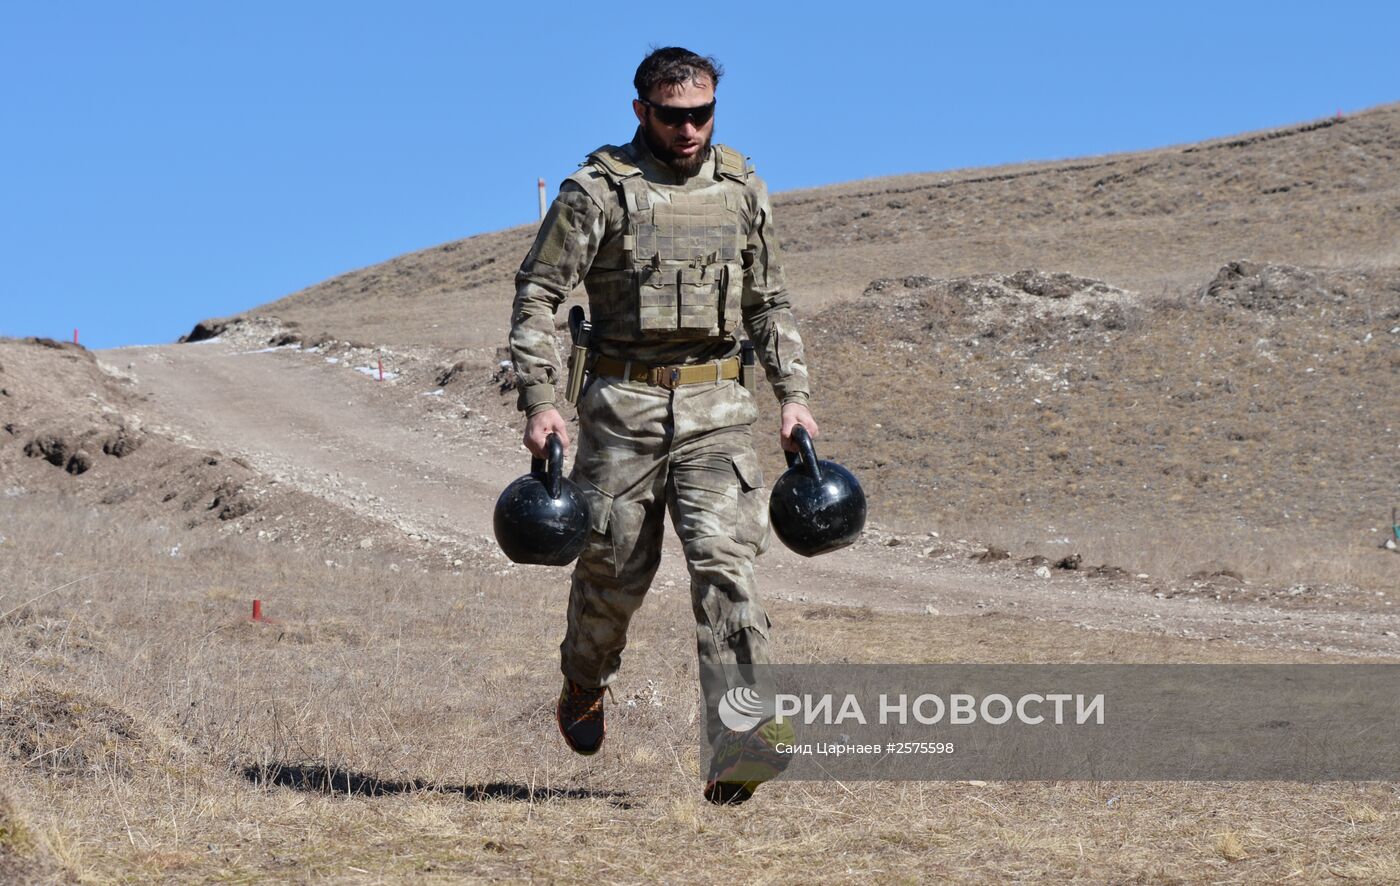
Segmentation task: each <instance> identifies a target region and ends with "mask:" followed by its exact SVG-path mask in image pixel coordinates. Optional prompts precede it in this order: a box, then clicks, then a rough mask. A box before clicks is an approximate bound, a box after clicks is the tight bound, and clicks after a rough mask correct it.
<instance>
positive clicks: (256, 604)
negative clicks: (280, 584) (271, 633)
mask: <svg viewBox="0 0 1400 886" xmlns="http://www.w3.org/2000/svg"><path fill="white" fill-rule="evenodd" d="M262 620H263V617H262V601H261V600H254V601H253V621H262Z"/></svg>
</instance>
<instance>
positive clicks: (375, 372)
mask: <svg viewBox="0 0 1400 886" xmlns="http://www.w3.org/2000/svg"><path fill="white" fill-rule="evenodd" d="M355 371H356V372H362V373H364V374H365V375H368V376H369V377H370V378H379V369H378V368H377V367H374V366H356V367H355ZM398 377H399V374H398V373H397V372H390V371H389V370H387V369H386V370H384V380H385V381H393V380H394V379H396V378H398Z"/></svg>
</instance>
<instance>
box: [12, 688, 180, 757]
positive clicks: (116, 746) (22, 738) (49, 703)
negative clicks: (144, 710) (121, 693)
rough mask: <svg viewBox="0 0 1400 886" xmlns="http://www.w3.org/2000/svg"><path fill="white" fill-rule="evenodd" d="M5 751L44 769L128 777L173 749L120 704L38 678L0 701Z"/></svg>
mask: <svg viewBox="0 0 1400 886" xmlns="http://www.w3.org/2000/svg"><path fill="white" fill-rule="evenodd" d="M0 754H3V755H4V757H5V758H7V759H9V760H10V761H12V762H14V763H16V764H18V765H20V766H22V767H24V768H26V769H30V770H33V771H36V772H39V773H42V774H44V775H56V776H69V777H100V776H105V775H106V774H107V773H108V772H112V773H114V774H116V775H118V776H121V777H126V776H129V775H130V774H131V771H132V767H133V766H138V765H141V764H144V763H149V762H153V761H155V760H157V759H161V758H165V757H168V756H169V755H170V750H169V749H168V748H167V747H165V746H164V742H162V741H161V740H160V739H159V738H158V737H156V736H155V735H153V734H152V733H151V731H150V730H148V729H145V728H143V727H142V726H141V725H140V724H138V723H137V721H136V719H135V718H134V717H132V716H131V715H130V714H128V713H126V712H125V711H123V710H121V709H120V708H117V707H115V706H113V705H111V704H108V703H107V702H105V701H102V700H101V699H98V698H95V697H93V696H90V695H86V694H84V693H81V692H68V691H64V690H60V689H56V688H53V687H51V686H47V685H45V684H42V683H38V684H32V685H29V686H25V687H23V688H21V689H18V690H16V691H13V692H11V693H10V694H8V695H7V696H5V697H4V699H3V702H0Z"/></svg>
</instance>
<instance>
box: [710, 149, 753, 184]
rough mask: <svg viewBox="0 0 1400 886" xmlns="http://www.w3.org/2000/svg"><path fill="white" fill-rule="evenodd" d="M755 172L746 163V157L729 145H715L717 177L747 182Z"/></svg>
mask: <svg viewBox="0 0 1400 886" xmlns="http://www.w3.org/2000/svg"><path fill="white" fill-rule="evenodd" d="M752 171H753V170H752V169H750V168H749V165H748V164H747V163H745V162H744V155H743V154H740V153H739V152H738V151H736V150H734V149H733V148H731V147H729V146H728V145H715V176H716V177H719V176H723V177H725V178H732V179H734V180H735V181H738V182H742V181H747V180H748V177H749V173H750V172H752Z"/></svg>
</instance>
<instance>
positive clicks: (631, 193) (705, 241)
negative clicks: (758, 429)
mask: <svg viewBox="0 0 1400 886" xmlns="http://www.w3.org/2000/svg"><path fill="white" fill-rule="evenodd" d="M713 150H714V152H715V181H714V182H713V183H712V184H709V185H706V186H704V187H701V188H694V189H689V190H687V189H685V188H683V187H681V186H676V185H664V184H659V183H657V182H649V181H647V180H646V178H645V177H644V176H643V175H642V170H641V169H640V168H638V166H637V164H636V162H635V161H634V160H633V158H632V155H631V152H630V150H629V149H628V148H626V147H617V146H615V145H604V146H603V147H601V148H599V149H598V150H596V151H594V152H593V153H591V154H589V155H588V159H587V160H586V161H585V165H589V164H591V165H592V166H593V167H595V168H596V169H597V170H598V171H599V172H601V173H602V174H603V176H604V177H605V178H606V179H607V180H608V183H609V184H610V185H611V186H612V187H613V188H614V190H615V191H616V192H617V194H618V197H619V199H620V201H621V204H622V207H623V214H624V219H625V220H624V222H623V234H622V250H623V261H624V262H625V263H626V265H627V267H624V268H622V269H617V270H599V271H597V272H593V271H590V272H589V274H588V275H587V276H585V277H584V278H583V288H584V290H585V291H586V292H587V293H588V308H589V314H590V319H591V320H592V321H593V329H594V334H595V335H597V336H598V337H600V338H605V339H610V340H613V341H655V340H657V339H672V340H674V339H692V338H697V339H698V338H713V337H719V336H724V335H730V334H733V332H734V331H735V330H737V329H738V328H739V327H740V325H741V323H742V314H741V309H740V298H741V296H742V294H743V291H744V267H743V259H742V256H743V251H744V248H745V246H746V245H747V243H748V238H747V236H746V233H745V232H744V231H743V230H742V229H741V228H742V225H741V223H740V222H741V217H740V209H741V208H742V207H743V206H744V201H745V199H746V198H745V195H744V190H745V182H746V181H747V180H748V177H749V174H750V170H749V169H748V167H747V165H746V164H745V162H744V157H743V156H742V155H741V154H739V152H737V151H735V150H734V149H732V148H729V147H726V146H724V145H714V146H713Z"/></svg>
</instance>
